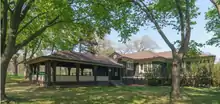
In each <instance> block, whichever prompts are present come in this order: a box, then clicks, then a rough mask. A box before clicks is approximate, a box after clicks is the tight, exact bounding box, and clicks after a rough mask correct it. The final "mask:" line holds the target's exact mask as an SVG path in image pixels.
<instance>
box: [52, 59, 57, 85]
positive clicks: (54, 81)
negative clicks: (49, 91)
mask: <svg viewBox="0 0 220 104" xmlns="http://www.w3.org/2000/svg"><path fill="white" fill-rule="evenodd" d="M52 70H53V72H52V74H53V75H52V76H53V83H54V84H55V83H56V63H55V62H53V63H52Z"/></svg>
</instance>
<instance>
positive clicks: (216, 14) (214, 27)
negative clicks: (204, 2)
mask: <svg viewBox="0 0 220 104" xmlns="http://www.w3.org/2000/svg"><path fill="white" fill-rule="evenodd" d="M211 1H212V2H213V4H214V5H213V7H212V8H210V9H209V11H208V12H207V13H206V19H207V20H208V22H207V23H206V30H207V31H208V32H210V33H213V37H212V38H211V39H210V40H209V41H207V44H208V45H215V46H216V47H220V11H219V10H220V6H219V5H220V1H219V0H211Z"/></svg>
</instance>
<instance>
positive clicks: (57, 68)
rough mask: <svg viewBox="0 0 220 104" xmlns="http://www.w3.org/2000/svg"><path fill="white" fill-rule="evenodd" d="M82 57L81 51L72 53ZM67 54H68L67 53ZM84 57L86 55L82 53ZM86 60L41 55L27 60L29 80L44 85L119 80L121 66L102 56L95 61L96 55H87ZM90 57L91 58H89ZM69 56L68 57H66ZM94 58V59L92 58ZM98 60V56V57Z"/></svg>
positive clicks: (107, 83) (93, 83)
mask: <svg viewBox="0 0 220 104" xmlns="http://www.w3.org/2000/svg"><path fill="white" fill-rule="evenodd" d="M71 54H72V55H71V56H73V55H75V57H76V55H77V57H79V58H78V59H82V55H83V54H82V53H73V52H71ZM68 55H69V54H68ZM83 56H84V57H83V58H85V56H86V57H88V55H83ZM89 57H90V59H89V60H88V58H87V60H83V61H82V60H73V57H72V58H71V60H70V59H68V60H67V59H66V58H65V59H64V58H63V59H60V58H57V57H51V56H42V57H39V58H36V59H34V60H31V61H29V62H28V64H29V66H30V69H29V80H30V81H31V82H32V83H39V84H41V85H44V86H50V85H60V84H62V85H63V84H65V85H66V84H68V85H71V84H79V85H109V82H110V80H121V78H122V77H121V76H122V74H123V66H122V65H120V64H118V63H114V62H112V60H110V59H108V58H104V57H102V58H101V59H102V60H103V61H99V62H97V59H96V58H97V56H92V55H89ZM91 57H92V58H91ZM68 58H70V57H68ZM94 59H96V60H94ZM99 60H100V58H99Z"/></svg>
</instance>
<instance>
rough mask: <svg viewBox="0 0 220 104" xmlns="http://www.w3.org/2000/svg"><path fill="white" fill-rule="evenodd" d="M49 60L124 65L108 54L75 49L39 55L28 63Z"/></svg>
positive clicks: (112, 65)
mask: <svg viewBox="0 0 220 104" xmlns="http://www.w3.org/2000/svg"><path fill="white" fill-rule="evenodd" d="M48 60H51V61H53V60H54V61H62V62H72V63H82V64H88V65H89V64H91V65H99V66H109V67H123V65H122V64H119V63H117V62H116V61H114V60H113V59H111V58H109V57H108V56H102V55H93V54H91V53H79V52H73V51H59V52H56V53H54V54H51V55H48V56H41V57H37V58H35V59H32V60H29V61H28V62H27V64H36V63H40V62H44V61H48Z"/></svg>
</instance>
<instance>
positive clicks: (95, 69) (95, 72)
mask: <svg viewBox="0 0 220 104" xmlns="http://www.w3.org/2000/svg"><path fill="white" fill-rule="evenodd" d="M93 70H94V71H93V72H94V73H93V76H94V82H95V84H96V83H97V66H94V67H93Z"/></svg>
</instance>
